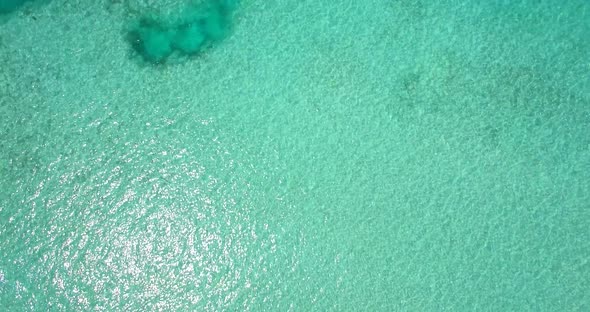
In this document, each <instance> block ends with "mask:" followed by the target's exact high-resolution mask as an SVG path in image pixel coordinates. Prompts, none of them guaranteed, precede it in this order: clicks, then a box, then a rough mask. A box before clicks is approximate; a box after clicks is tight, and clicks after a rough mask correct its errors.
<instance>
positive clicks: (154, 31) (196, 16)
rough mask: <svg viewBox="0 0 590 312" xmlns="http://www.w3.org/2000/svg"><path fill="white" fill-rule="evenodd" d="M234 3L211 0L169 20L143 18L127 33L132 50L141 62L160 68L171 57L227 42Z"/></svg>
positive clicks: (185, 10)
mask: <svg viewBox="0 0 590 312" xmlns="http://www.w3.org/2000/svg"><path fill="white" fill-rule="evenodd" d="M234 7H235V1H227V0H226V1H222V0H210V1H209V2H207V3H205V4H201V5H187V6H186V7H185V9H184V10H183V11H182V12H178V14H177V15H175V16H172V17H161V16H153V15H149V16H143V17H141V18H139V20H138V21H137V22H135V23H134V24H133V25H132V26H131V27H130V29H129V31H128V36H127V38H128V40H129V42H130V43H131V46H132V48H133V50H134V51H135V52H136V53H138V54H139V55H141V57H142V58H143V60H145V61H147V62H150V63H153V64H162V63H165V62H166V60H167V59H168V58H169V57H170V56H172V55H176V56H179V57H185V58H186V57H188V56H192V55H196V54H198V53H200V52H202V51H203V50H204V49H205V48H207V47H208V46H211V45H212V44H214V43H216V42H219V41H221V40H222V39H224V38H226V37H227V35H228V34H229V32H230V29H231V18H230V17H231V13H232V11H233V9H234Z"/></svg>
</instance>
